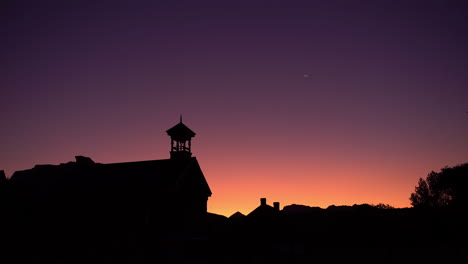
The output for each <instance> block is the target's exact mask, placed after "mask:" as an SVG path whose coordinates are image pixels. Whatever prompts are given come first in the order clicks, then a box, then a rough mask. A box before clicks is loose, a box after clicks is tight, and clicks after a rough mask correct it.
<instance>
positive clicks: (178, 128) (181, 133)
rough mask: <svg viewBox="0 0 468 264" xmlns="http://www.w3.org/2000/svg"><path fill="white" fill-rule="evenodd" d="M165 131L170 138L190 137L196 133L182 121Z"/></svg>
mask: <svg viewBox="0 0 468 264" xmlns="http://www.w3.org/2000/svg"><path fill="white" fill-rule="evenodd" d="M166 133H167V134H168V135H169V136H171V137H172V138H176V139H178V138H180V139H186V138H192V137H194V136H195V135H196V134H195V132H193V131H192V130H191V129H190V128H188V127H187V126H186V125H185V124H184V123H182V122H180V123H178V124H177V125H175V126H173V127H171V128H169V129H168V130H166Z"/></svg>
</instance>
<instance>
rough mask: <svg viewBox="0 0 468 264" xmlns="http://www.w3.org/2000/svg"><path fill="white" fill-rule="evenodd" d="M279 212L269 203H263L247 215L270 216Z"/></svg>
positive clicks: (256, 216)
mask: <svg viewBox="0 0 468 264" xmlns="http://www.w3.org/2000/svg"><path fill="white" fill-rule="evenodd" d="M278 213H279V212H278V211H277V210H276V209H275V208H274V207H272V206H270V205H267V204H262V205H260V206H259V207H257V208H255V210H253V211H252V212H250V213H249V214H248V215H247V217H249V218H258V217H260V218H262V217H270V216H274V215H277V214H278Z"/></svg>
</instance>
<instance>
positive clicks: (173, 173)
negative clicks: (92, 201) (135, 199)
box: [10, 156, 211, 197]
mask: <svg viewBox="0 0 468 264" xmlns="http://www.w3.org/2000/svg"><path fill="white" fill-rule="evenodd" d="M10 180H11V181H12V182H13V183H19V184H27V185H29V186H31V187H32V188H33V189H35V190H37V191H39V192H43V191H48V190H51V189H57V188H59V189H60V188H73V189H76V188H79V189H80V188H81V189H85V190H88V189H89V188H93V187H95V188H105V189H106V190H109V189H115V190H126V189H129V188H130V189H132V188H133V189H132V190H133V191H135V188H136V189H140V188H143V189H144V190H141V191H147V192H151V193H153V194H155V195H157V194H158V193H164V194H169V193H172V194H176V193H177V194H179V195H180V194H181V193H186V194H189V193H190V194H196V195H203V196H206V197H208V196H211V190H210V187H209V186H208V183H207V182H206V179H205V177H204V175H203V172H202V170H201V168H200V166H199V164H198V161H197V159H196V158H195V157H192V158H189V159H185V160H174V159H164V160H149V161H136V162H123V163H110V164H101V163H95V162H94V161H92V160H91V159H90V158H87V157H82V156H77V157H76V162H68V163H62V164H60V165H36V166H35V167H34V168H32V169H29V170H23V171H17V172H15V173H14V174H13V175H12V176H11V178H10ZM123 195H124V194H123Z"/></svg>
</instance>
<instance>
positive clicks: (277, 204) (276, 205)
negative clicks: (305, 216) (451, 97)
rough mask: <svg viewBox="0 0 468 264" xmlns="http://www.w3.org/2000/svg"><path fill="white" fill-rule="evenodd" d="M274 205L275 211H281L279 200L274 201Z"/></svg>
mask: <svg viewBox="0 0 468 264" xmlns="http://www.w3.org/2000/svg"><path fill="white" fill-rule="evenodd" d="M273 207H274V208H275V211H277V212H279V210H280V203H279V202H274V203H273Z"/></svg>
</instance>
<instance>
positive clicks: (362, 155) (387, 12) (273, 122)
mask: <svg viewBox="0 0 468 264" xmlns="http://www.w3.org/2000/svg"><path fill="white" fill-rule="evenodd" d="M0 5H1V8H0V30H1V35H2V41H1V43H0V47H1V48H0V70H1V74H0V123H1V130H0V170H1V169H3V170H5V173H6V175H7V177H10V176H11V175H12V174H13V173H14V172H15V171H17V170H24V169H30V168H32V167H34V166H35V165H36V164H60V163H66V162H68V161H73V160H74V157H75V156H76V155H84V156H88V157H91V158H92V159H93V160H94V161H96V162H100V163H115V162H128V161H140V160H155V159H166V158H169V151H170V139H169V137H168V136H167V135H166V133H165V131H166V130H167V129H169V128H170V127H172V126H173V125H175V124H177V123H178V121H179V116H180V115H181V114H182V115H183V122H184V123H185V124H186V125H187V126H188V127H190V128H191V129H192V130H193V131H195V132H196V133H197V135H196V136H195V138H193V140H192V152H193V155H194V156H196V157H197V159H198V161H199V163H200V165H201V168H202V170H203V172H204V174H205V177H206V179H207V181H208V183H209V185H210V187H211V190H212V192H213V195H212V197H210V198H209V201H208V211H209V212H212V213H217V214H222V215H226V216H229V215H231V214H233V213H235V212H236V211H240V212H242V213H244V214H247V213H249V212H250V211H252V210H253V209H255V208H256V207H257V206H258V205H259V204H260V201H259V199H260V198H261V197H265V198H267V203H268V204H270V205H272V203H273V202H276V201H277V202H280V204H281V207H283V206H286V205H290V204H303V205H309V206H319V207H322V208H326V207H327V206H329V205H353V204H362V203H369V204H378V203H384V204H389V205H391V206H394V207H397V208H403V207H409V206H410V201H409V197H410V194H411V193H412V192H413V191H414V187H415V186H416V184H417V182H418V179H419V178H421V177H422V178H425V177H426V176H427V174H428V173H429V172H431V171H439V170H440V169H441V168H442V167H444V166H454V165H458V164H461V163H466V162H468V113H467V111H468V86H467V84H468V74H467V73H468V53H467V51H468V34H467V33H466V32H468V21H467V18H468V16H467V15H468V4H467V3H466V1H385V0H382V1H370V0H369V1H362V0H361V1H357V0H356V1H344V0H342V1H335V0H330V1H328V0H327V1H325V0H323V1H319V0H317V1H294V0H288V1H273V0H272V1H255V0H252V1H204V0H201V1H178V0H172V1H99V0H97V1H47V0H46V1H2V3H1V4H0Z"/></svg>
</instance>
